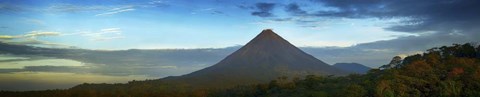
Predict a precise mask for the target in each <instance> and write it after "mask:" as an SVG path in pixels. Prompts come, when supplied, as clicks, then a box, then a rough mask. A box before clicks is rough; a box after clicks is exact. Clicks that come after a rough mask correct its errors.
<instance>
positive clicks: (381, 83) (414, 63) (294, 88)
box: [0, 43, 480, 97]
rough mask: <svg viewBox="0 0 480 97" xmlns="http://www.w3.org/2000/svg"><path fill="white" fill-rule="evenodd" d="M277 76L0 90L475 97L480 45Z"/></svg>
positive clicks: (229, 96)
mask: <svg viewBox="0 0 480 97" xmlns="http://www.w3.org/2000/svg"><path fill="white" fill-rule="evenodd" d="M288 79H292V78H285V77H281V78H279V79H277V80H273V81H271V82H270V83H266V84H257V85H246V86H236V87H235V88H230V89H222V90H216V89H207V90H192V89H190V88H189V86H185V85H182V84H166V83H162V82H161V81H158V80H157V81H156V80H153V81H145V82H143V81H132V82H129V83H127V84H95V85H91V84H83V85H80V86H79V87H76V88H72V89H68V90H47V91H29V92H7V91H3V92H0V96H1V97H64V96H68V97H72V96H74V97H129V96H134V97H206V96H209V97H326V96H328V97H365V96H374V97H418V96H428V97H459V96H461V97H478V96H480V89H479V88H480V46H474V45H472V44H468V43H467V44H462V45H459V44H455V45H453V46H443V47H438V48H432V49H429V50H427V51H426V52H425V53H424V54H417V55H411V56H408V57H406V58H404V59H403V60H402V61H401V63H400V64H398V65H395V66H393V67H392V68H386V69H382V70H379V69H372V70H370V71H369V72H368V73H367V74H364V75H356V74H355V75H349V76H343V77H332V76H307V77H305V79H295V78H293V80H288Z"/></svg>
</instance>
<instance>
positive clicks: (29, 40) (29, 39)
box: [0, 31, 70, 47]
mask: <svg viewBox="0 0 480 97" xmlns="http://www.w3.org/2000/svg"><path fill="white" fill-rule="evenodd" d="M59 35H61V33H60V32H49V31H31V32H29V33H27V34H23V35H0V42H4V43H9V44H17V45H34V46H47V47H70V46H68V45H65V44H60V43H53V42H48V41H43V40H39V39H38V38H37V37H47V36H59Z"/></svg>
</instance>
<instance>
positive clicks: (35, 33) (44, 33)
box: [23, 31, 61, 38]
mask: <svg viewBox="0 0 480 97" xmlns="http://www.w3.org/2000/svg"><path fill="white" fill-rule="evenodd" d="M60 34H61V33H60V32H48V31H31V32H30V33H27V34H25V35H23V37H29V38H32V37H33V38H35V37H38V36H58V35H60Z"/></svg>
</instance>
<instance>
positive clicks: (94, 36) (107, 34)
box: [62, 28, 125, 41]
mask: <svg viewBox="0 0 480 97" xmlns="http://www.w3.org/2000/svg"><path fill="white" fill-rule="evenodd" d="M122 32H123V31H122V30H121V29H120V28H104V29H100V30H98V31H82V32H78V33H69V34H62V35H64V36H68V35H80V36H85V37H88V38H89V40H91V41H108V40H114V39H121V38H125V37H124V36H123V34H122Z"/></svg>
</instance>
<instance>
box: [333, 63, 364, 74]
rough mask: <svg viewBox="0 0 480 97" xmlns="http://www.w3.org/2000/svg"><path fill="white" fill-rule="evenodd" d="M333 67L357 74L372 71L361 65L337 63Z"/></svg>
mask: <svg viewBox="0 0 480 97" xmlns="http://www.w3.org/2000/svg"><path fill="white" fill-rule="evenodd" d="M333 67H337V68H338V69H341V70H344V71H347V72H351V73H357V74H366V73H367V72H368V70H370V69H372V68H370V67H367V66H365V65H362V64H359V63H335V64H334V65H333Z"/></svg>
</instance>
